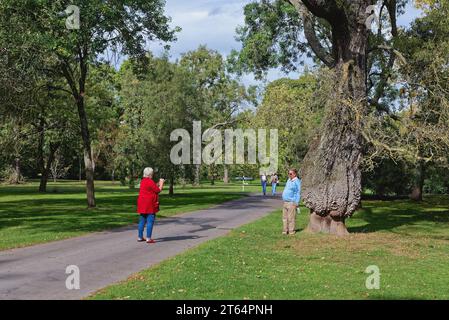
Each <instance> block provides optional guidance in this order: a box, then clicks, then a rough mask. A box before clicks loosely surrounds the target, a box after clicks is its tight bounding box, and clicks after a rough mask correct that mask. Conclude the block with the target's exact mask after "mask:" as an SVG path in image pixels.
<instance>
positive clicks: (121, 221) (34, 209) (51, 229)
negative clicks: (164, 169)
mask: <svg viewBox="0 0 449 320" xmlns="http://www.w3.org/2000/svg"><path fill="white" fill-rule="evenodd" d="M259 189H260V188H259V187H258V186H257V185H256V183H255V182H254V183H253V185H252V186H251V185H249V186H246V187H245V192H248V191H250V192H253V191H258V190H259ZM37 190H38V183H37V182H31V183H28V184H25V185H19V186H7V185H0V250H5V249H10V248H16V247H23V246H28V245H32V244H37V243H42V242H47V241H54V240H60V239H65V238H69V237H74V236H79V235H82V234H85V233H89V232H95V231H101V230H107V229H112V228H117V227H121V226H126V225H130V224H133V223H137V214H136V213H135V210H136V200H137V195H138V190H137V189H136V190H131V189H129V188H127V187H122V186H120V185H119V184H118V183H117V184H113V183H111V182H100V181H97V182H96V198H97V208H96V209H91V210H88V209H87V204H86V195H85V187H84V184H83V183H80V182H78V181H63V182H57V183H49V186H48V193H46V194H40V193H38V192H37ZM242 196H244V193H242V186H241V184H239V183H235V184H230V185H224V184H222V183H217V184H216V185H215V186H211V185H210V184H204V185H203V186H202V187H197V188H193V187H186V188H182V187H179V188H176V189H175V195H174V196H173V197H170V196H168V195H167V190H164V192H163V193H162V195H161V199H160V202H161V212H160V215H159V217H167V216H172V215H175V214H178V213H182V212H189V211H194V210H198V209H203V208H207V207H211V206H213V205H216V204H219V203H222V202H225V201H228V200H233V199H237V198H240V197H242Z"/></svg>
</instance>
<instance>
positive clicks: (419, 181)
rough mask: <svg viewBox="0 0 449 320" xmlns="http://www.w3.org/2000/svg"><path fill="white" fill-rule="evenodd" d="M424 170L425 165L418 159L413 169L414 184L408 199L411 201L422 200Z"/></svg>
mask: <svg viewBox="0 0 449 320" xmlns="http://www.w3.org/2000/svg"><path fill="white" fill-rule="evenodd" d="M425 171H426V170H425V165H424V163H423V162H422V161H420V162H419V163H418V165H417V167H416V169H415V172H416V174H415V184H414V186H413V189H412V193H411V194H410V199H411V200H413V201H418V202H421V201H422V200H423V189H424V180H425Z"/></svg>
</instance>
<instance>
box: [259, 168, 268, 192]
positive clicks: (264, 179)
mask: <svg viewBox="0 0 449 320" xmlns="http://www.w3.org/2000/svg"><path fill="white" fill-rule="evenodd" d="M260 181H261V183H262V192H263V195H264V196H266V195H267V175H266V174H265V173H264V174H263V175H262V176H261V177H260Z"/></svg>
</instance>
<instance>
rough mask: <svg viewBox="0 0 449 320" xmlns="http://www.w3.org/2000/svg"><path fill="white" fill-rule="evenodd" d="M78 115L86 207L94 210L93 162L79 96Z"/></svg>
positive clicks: (82, 105) (84, 114)
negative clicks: (81, 141)
mask: <svg viewBox="0 0 449 320" xmlns="http://www.w3.org/2000/svg"><path fill="white" fill-rule="evenodd" d="M77 106H78V114H79V117H80V123H81V137H82V139H83V148H84V166H85V173H86V195H87V206H88V207H89V208H94V207H95V205H96V203H95V186H94V160H93V155H92V147H91V141H90V133H89V126H88V122H87V115H86V110H85V106H84V97H83V96H79V97H78V101H77Z"/></svg>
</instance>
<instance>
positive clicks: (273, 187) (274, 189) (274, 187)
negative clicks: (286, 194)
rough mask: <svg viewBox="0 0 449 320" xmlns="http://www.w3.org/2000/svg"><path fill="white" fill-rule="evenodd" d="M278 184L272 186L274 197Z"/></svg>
mask: <svg viewBox="0 0 449 320" xmlns="http://www.w3.org/2000/svg"><path fill="white" fill-rule="evenodd" d="M277 185H278V184H277V183H272V184H271V194H272V195H273V196H274V195H275V194H276V187H277Z"/></svg>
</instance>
